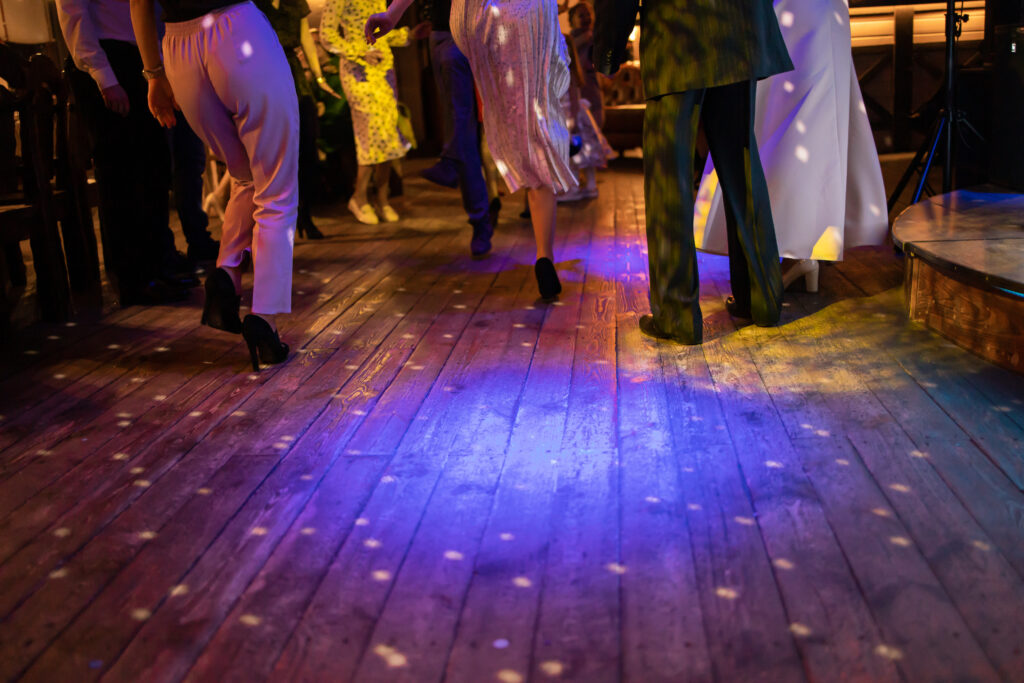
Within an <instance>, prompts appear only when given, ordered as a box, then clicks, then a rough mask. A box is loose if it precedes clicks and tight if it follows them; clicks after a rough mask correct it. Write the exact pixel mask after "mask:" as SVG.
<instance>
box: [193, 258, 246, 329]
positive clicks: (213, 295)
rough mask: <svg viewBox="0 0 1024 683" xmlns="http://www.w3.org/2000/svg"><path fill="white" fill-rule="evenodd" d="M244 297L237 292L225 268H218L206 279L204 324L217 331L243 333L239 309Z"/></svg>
mask: <svg viewBox="0 0 1024 683" xmlns="http://www.w3.org/2000/svg"><path fill="white" fill-rule="evenodd" d="M241 303H242V297H240V296H238V293H237V292H236V291H235V283H234V282H233V281H232V280H231V276H230V275H228V273H227V271H226V270H224V269H223V268H216V269H214V271H213V272H212V273H210V274H209V275H208V276H207V277H206V301H205V302H203V317H202V323H203V324H204V325H207V326H209V327H212V328H214V329H215V330H224V331H225V332H231V333H232V334H238V333H239V332H241V331H242V321H241V320H239V319H238V307H239V306H240V305H241Z"/></svg>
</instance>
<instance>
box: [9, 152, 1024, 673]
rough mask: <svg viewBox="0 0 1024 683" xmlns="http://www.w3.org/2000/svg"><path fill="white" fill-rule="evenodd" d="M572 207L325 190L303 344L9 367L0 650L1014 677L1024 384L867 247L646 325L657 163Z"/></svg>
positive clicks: (208, 663)
mask: <svg viewBox="0 0 1024 683" xmlns="http://www.w3.org/2000/svg"><path fill="white" fill-rule="evenodd" d="M633 164H634V162H628V161H627V162H623V163H622V164H620V165H618V166H616V167H615V168H613V170H611V171H609V172H607V173H605V174H603V175H602V176H601V188H600V189H601V196H600V199H598V200H596V201H594V202H591V203H587V204H579V205H575V206H572V207H568V206H563V207H562V208H560V209H559V220H560V232H559V242H560V244H559V247H558V254H559V261H560V263H559V268H560V271H561V273H562V274H563V283H564V284H565V291H564V293H563V295H562V297H561V300H560V301H559V302H557V303H556V304H555V305H551V306H547V305H543V304H542V303H540V302H538V301H537V299H536V289H535V283H534V279H533V269H532V260H533V259H532V246H531V243H532V237H531V233H530V231H529V226H528V224H527V223H525V222H523V221H519V220H518V219H515V218H514V215H515V214H517V213H518V211H519V209H520V206H521V205H519V204H518V199H514V200H511V201H508V202H506V209H505V212H504V221H503V223H502V225H501V227H500V232H499V236H498V238H497V240H496V247H495V250H494V253H493V255H492V256H491V257H490V258H489V259H486V260H483V261H473V260H471V259H470V258H469V257H468V251H469V249H468V243H469V231H468V227H466V225H465V223H464V217H463V216H461V215H460V209H459V203H458V197H457V195H456V194H455V193H454V192H449V191H442V190H435V189H432V188H430V187H427V186H426V184H425V183H423V182H422V181H418V180H410V181H408V182H407V188H406V189H407V196H409V197H412V198H415V204H413V203H411V202H410V201H406V202H405V203H404V205H401V204H400V205H399V208H400V209H404V214H405V215H406V216H407V218H406V220H404V221H403V222H402V223H399V224H397V225H396V226H393V227H388V228H385V229H381V230H376V229H370V228H368V227H366V226H361V225H358V224H356V223H354V222H353V221H352V220H351V219H350V218H347V217H345V216H341V215H340V213H339V215H338V216H335V217H334V219H333V220H329V219H328V217H326V216H325V217H324V218H323V219H322V220H321V224H322V225H323V226H324V227H325V229H326V231H327V232H328V233H329V234H330V239H328V240H326V241H324V242H319V243H309V242H306V243H300V244H299V245H298V247H297V248H296V252H295V267H296V274H295V297H294V299H295V310H294V314H293V315H292V316H290V317H289V318H288V319H287V322H286V323H285V324H284V325H283V327H282V331H283V337H284V338H285V339H286V340H287V341H288V342H290V343H291V344H292V348H293V349H294V350H295V353H294V355H293V357H292V358H291V360H290V361H289V362H288V363H287V364H285V365H283V366H277V367H273V368H266V369H264V370H263V371H262V372H260V373H259V374H253V373H251V372H250V369H249V368H247V358H246V354H245V353H244V349H243V348H242V346H241V345H240V343H239V339H238V338H237V337H231V336H230V335H226V334H224V333H219V332H216V331H214V330H210V329H207V328H203V327H200V326H198V325H197V323H198V318H199V312H198V310H199V309H198V306H199V292H198V291H197V292H196V294H195V296H194V298H193V301H192V302H191V303H190V304H187V305H182V306H177V307H166V308H151V309H143V308H130V309H127V310H122V311H118V312H116V313H113V314H110V315H108V316H106V317H105V318H104V319H103V320H101V321H100V322H99V323H96V324H85V323H82V324H80V325H78V326H69V327H65V326H60V327H33V328H31V329H29V330H26V331H25V332H24V333H23V334H21V335H20V336H19V338H17V339H15V340H13V341H10V342H8V346H7V347H5V350H4V354H5V355H4V358H3V364H2V366H0V416H2V417H0V679H4V680H7V679H17V678H20V677H23V678H24V679H25V680H31V681H84V680H91V679H97V678H105V679H106V680H110V681H165V680H167V681H170V680H180V679H183V678H184V679H188V680H196V681H222V680H239V681H253V680H261V679H265V678H272V679H275V680H282V681H297V680H314V681H345V680H359V681H438V680H442V679H445V680H451V681H474V682H475V681H499V682H504V683H515V682H517V681H548V680H576V681H587V682H593V681H608V680H619V679H625V680H631V681H641V682H646V681H703V680H718V681H754V680H765V681H797V680H803V679H813V680H820V681H834V680H870V681H887V680H892V681H896V680H903V681H933V680H936V681H937V680H957V681H967V680H976V681H988V680H999V679H1002V680H1017V681H1020V680H1024V673H1022V672H1024V646H1022V642H1024V640H1022V635H1021V626H1022V615H1024V580H1022V577H1024V493H1022V488H1024V388H1022V387H1024V382H1022V381H1021V377H1020V376H1016V375H1013V374H1011V373H1008V372H1007V371H1004V370H1000V369H998V368H996V367H994V366H991V365H988V364H986V363H984V362H982V361H980V360H978V359H976V358H974V357H972V356H970V355H969V354H967V353H966V352H964V351H962V350H960V349H958V348H957V347H954V346H952V345H951V344H949V343H947V342H945V341H944V340H943V339H941V338H940V337H938V336H936V335H934V334H933V333H931V332H928V331H926V330H924V329H923V328H921V327H919V326H915V325H912V324H910V323H907V322H906V321H905V316H904V313H903V308H902V300H901V296H902V293H901V292H902V290H901V288H900V287H899V285H900V282H901V277H902V275H901V273H902V263H901V261H900V260H898V259H897V257H896V256H895V255H894V254H893V252H892V250H891V249H889V248H880V249H869V250H858V251H854V252H851V253H850V254H848V260H847V261H846V262H845V263H842V264H839V265H835V266H831V267H827V268H825V269H824V270H823V273H822V291H821V293H820V294H817V295H810V294H793V295H791V296H789V297H788V299H787V304H786V308H785V314H784V324H783V325H781V326H780V327H778V328H770V329H762V328H756V327H744V328H742V329H737V328H736V327H735V325H734V323H733V321H732V320H731V319H730V317H729V316H728V315H727V314H726V313H725V311H724V308H723V304H722V298H723V296H724V295H726V294H727V293H728V288H729V287H728V275H727V265H726V263H725V261H724V259H722V258H720V257H704V256H702V257H701V275H702V283H703V284H702V295H703V299H702V306H703V308H704V313H705V319H706V325H707V330H706V333H705V338H706V340H707V341H706V343H705V344H704V345H703V346H702V347H701V346H698V347H682V346H676V345H672V344H668V343H659V342H654V341H652V340H649V339H647V338H645V337H643V336H641V335H640V333H639V332H638V329H637V318H638V316H639V315H641V314H643V313H645V312H646V311H647V300H646V293H647V279H646V271H647V264H646V256H645V253H644V250H645V246H644V245H645V242H644V231H643V201H642V179H641V175H640V173H639V169H638V168H637V167H636V166H635V165H633Z"/></svg>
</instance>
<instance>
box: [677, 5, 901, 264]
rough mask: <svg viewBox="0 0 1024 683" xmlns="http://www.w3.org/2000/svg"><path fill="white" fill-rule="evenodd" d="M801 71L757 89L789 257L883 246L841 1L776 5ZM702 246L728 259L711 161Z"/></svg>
mask: <svg viewBox="0 0 1024 683" xmlns="http://www.w3.org/2000/svg"><path fill="white" fill-rule="evenodd" d="M775 13H776V15H777V16H778V17H779V25H780V26H781V28H782V35H783V38H784V39H785V41H786V46H787V47H788V48H789V54H790V56H791V57H792V59H793V63H794V65H795V66H796V70H795V71H791V72H789V73H783V74H779V75H777V76H773V77H772V78H769V79H766V80H764V81H761V82H760V83H759V84H758V86H757V104H756V111H755V123H754V130H755V133H756V136H757V141H758V149H759V151H760V154H761V163H762V165H763V166H764V172H765V177H766V178H767V180H768V194H769V196H770V197H771V205H772V217H773V218H774V223H775V233H776V236H777V240H778V244H779V254H780V255H781V256H783V257H785V258H793V259H815V260H823V261H839V260H842V258H843V250H844V249H846V248H849V247H855V246H860V245H869V244H881V243H882V242H883V241H884V240H885V237H886V234H887V233H888V230H889V223H888V212H887V209H886V197H885V187H884V185H883V183H882V170H881V166H880V165H879V162H878V152H877V151H876V149H875V143H874V138H873V137H872V135H871V126H870V124H869V123H868V117H867V112H866V110H865V108H864V98H863V97H862V96H861V92H860V86H859V84H858V83H857V73H856V71H855V70H854V67H853V56H852V54H851V47H850V15H849V8H848V7H847V3H846V2H845V1H844V0H776V1H775ZM693 226H694V241H695V243H696V246H697V248H698V249H701V250H702V251H709V252H713V253H718V254H724V253H727V252H728V243H727V239H726V227H725V210H724V207H723V205H722V193H721V189H720V188H719V186H718V177H717V175H716V174H715V171H714V167H713V160H712V159H709V160H708V165H707V168H705V170H704V177H703V179H702V180H701V185H700V191H699V192H698V196H697V201H696V204H695V208H694V221H693Z"/></svg>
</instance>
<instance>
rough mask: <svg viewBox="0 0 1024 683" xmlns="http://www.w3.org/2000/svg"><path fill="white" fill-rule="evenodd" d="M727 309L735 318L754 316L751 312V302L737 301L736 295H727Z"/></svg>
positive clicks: (745, 318) (748, 318) (744, 318)
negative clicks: (742, 302)
mask: <svg viewBox="0 0 1024 683" xmlns="http://www.w3.org/2000/svg"><path fill="white" fill-rule="evenodd" d="M725 310H727V311H728V312H729V315H731V316H732V317H734V318H742V319H743V320H750V319H752V317H753V316H752V315H751V313H750V304H749V303H747V304H745V305H744V304H741V303H739V302H738V301H736V297H732V296H730V297H726V299H725Z"/></svg>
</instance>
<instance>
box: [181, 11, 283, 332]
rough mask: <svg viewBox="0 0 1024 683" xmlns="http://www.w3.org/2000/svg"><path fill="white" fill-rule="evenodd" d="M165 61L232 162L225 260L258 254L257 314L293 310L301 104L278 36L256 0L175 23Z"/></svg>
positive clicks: (198, 124) (184, 100)
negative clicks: (293, 261) (249, 253)
mask: <svg viewBox="0 0 1024 683" xmlns="http://www.w3.org/2000/svg"><path fill="white" fill-rule="evenodd" d="M163 49H164V64H165V68H166V70H167V78H168V80H169V81H170V83H171V88H172V89H173V90H174V97H175V99H176V100H177V102H178V105H179V106H180V107H181V110H182V113H184V114H185V118H186V119H187V120H188V123H189V125H190V126H192V129H193V130H194V131H195V132H196V134H198V135H199V137H200V138H202V139H203V141H204V142H206V144H208V145H209V146H210V147H211V148H212V149H213V151H214V153H215V154H216V155H217V156H218V157H220V158H221V159H222V160H223V161H224V163H225V164H227V167H228V173H229V174H230V175H231V199H230V200H229V201H228V206H227V211H226V212H225V215H224V229H223V235H222V237H221V242H220V254H219V256H218V257H217V265H218V266H229V267H230V266H238V265H240V264H241V263H242V259H243V257H244V255H245V251H246V250H250V251H251V252H252V261H253V269H254V276H253V281H254V283H253V294H252V311H253V313H262V314H266V315H270V314H274V313H288V312H290V311H291V291H292V248H293V246H294V243H295V220H296V215H297V209H298V201H299V193H298V189H299V183H298V168H299V166H298V160H299V105H298V99H297V97H296V95H295V83H294V81H293V80H292V73H291V70H290V69H289V68H288V62H287V61H286V60H285V56H284V51H283V49H282V48H281V43H280V42H279V41H278V38H277V34H276V33H274V30H273V29H272V28H271V27H270V22H268V21H267V18H266V17H265V16H264V15H263V13H262V12H260V11H259V10H258V9H256V6H255V5H253V4H252V3H251V2H243V3H240V4H237V5H231V6H229V7H227V8H225V9H223V10H219V11H215V12H211V13H210V14H207V15H205V16H202V17H199V18H198V19H194V20H192V21H182V22H175V23H170V24H167V33H166V35H165V36H164V41H163Z"/></svg>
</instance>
